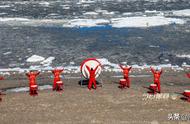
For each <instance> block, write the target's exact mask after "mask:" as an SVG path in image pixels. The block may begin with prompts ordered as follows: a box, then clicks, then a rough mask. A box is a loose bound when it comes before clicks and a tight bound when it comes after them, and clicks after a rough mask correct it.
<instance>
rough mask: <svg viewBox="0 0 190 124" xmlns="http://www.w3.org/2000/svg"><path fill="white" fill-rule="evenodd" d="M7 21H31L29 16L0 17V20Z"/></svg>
mask: <svg viewBox="0 0 190 124" xmlns="http://www.w3.org/2000/svg"><path fill="white" fill-rule="evenodd" d="M7 21H30V19H27V18H0V22H7Z"/></svg>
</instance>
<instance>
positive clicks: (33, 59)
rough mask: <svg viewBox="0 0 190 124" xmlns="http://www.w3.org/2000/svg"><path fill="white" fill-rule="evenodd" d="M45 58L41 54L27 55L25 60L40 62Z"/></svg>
mask: <svg viewBox="0 0 190 124" xmlns="http://www.w3.org/2000/svg"><path fill="white" fill-rule="evenodd" d="M44 60H45V58H44V57H42V56H38V55H32V56H31V57H29V58H28V59H27V60H26V62H31V63H35V62H41V61H44Z"/></svg>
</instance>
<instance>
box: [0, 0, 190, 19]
mask: <svg viewBox="0 0 190 124" xmlns="http://www.w3.org/2000/svg"><path fill="white" fill-rule="evenodd" d="M78 1H80V0H46V1H44V0H8V1H4V0H0V13H1V14H0V17H25V18H35V19H42V18H46V19H47V18H51V19H52V18H54V19H63V18H73V16H75V17H76V16H78V17H81V16H82V14H83V13H84V12H86V11H95V10H97V9H102V10H107V11H109V12H112V11H115V12H117V13H118V14H119V13H123V12H143V11H145V10H157V11H165V10H180V9H187V8H190V1H189V0H183V1H182V0H175V1H171V2H167V1H158V2H149V1H145V0H137V1H133V0H131V1H125V0H121V1H122V2H117V1H115V0H110V1H108V0H107V1H104V0H94V1H96V2H93V3H84V4H79V2H78ZM1 6H5V7H1Z"/></svg>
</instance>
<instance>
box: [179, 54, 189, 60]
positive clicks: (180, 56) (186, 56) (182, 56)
mask: <svg viewBox="0 0 190 124" xmlns="http://www.w3.org/2000/svg"><path fill="white" fill-rule="evenodd" d="M176 57H179V58H189V59H190V55H188V54H181V55H179V54H177V55H176Z"/></svg>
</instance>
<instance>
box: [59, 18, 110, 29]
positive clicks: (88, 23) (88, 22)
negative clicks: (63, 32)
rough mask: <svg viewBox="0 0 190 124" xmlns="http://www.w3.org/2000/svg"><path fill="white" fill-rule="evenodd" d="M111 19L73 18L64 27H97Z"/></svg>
mask: <svg viewBox="0 0 190 124" xmlns="http://www.w3.org/2000/svg"><path fill="white" fill-rule="evenodd" d="M108 23H109V20H106V19H73V20H70V21H69V22H68V24H64V25H63V27H71V28H72V27H95V26H103V25H105V24H108Z"/></svg>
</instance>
